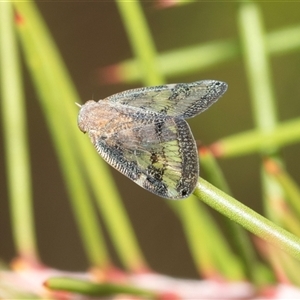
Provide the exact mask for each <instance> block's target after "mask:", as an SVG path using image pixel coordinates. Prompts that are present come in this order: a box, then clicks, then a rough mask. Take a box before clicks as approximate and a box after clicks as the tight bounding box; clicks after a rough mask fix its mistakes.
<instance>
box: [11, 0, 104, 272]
mask: <svg viewBox="0 0 300 300" xmlns="http://www.w3.org/2000/svg"><path fill="white" fill-rule="evenodd" d="M14 5H15V9H16V10H17V13H18V18H19V20H18V22H17V25H18V27H17V28H18V30H19V31H18V32H19V37H20V41H21V45H22V48H23V52H24V57H25V62H26V63H27V66H28V69H29V73H30V75H31V77H32V80H33V83H34V85H35V88H36V91H37V93H38V95H39V100H40V102H41V107H42V109H43V110H44V114H45V117H46V121H47V122H48V126H49V130H50V133H51V135H52V138H53V144H54V147H55V148H56V151H57V154H58V159H59V161H60V164H61V167H62V172H63V175H64V177H65V180H66V186H67V190H68V192H69V195H70V199H71V200H72V209H73V211H74V214H75V219H76V221H77V223H78V227H79V231H80V234H81V238H82V241H83V247H84V249H85V251H86V254H87V257H88V259H89V261H90V263H91V264H93V265H96V266H99V267H103V268H105V267H106V266H107V265H108V264H109V257H108V253H107V251H106V247H105V243H104V240H103V238H102V236H101V231H100V227H99V224H98V221H97V216H96V214H95V212H94V208H93V206H92V204H91V202H90V201H89V200H90V197H89V193H88V190H87V186H86V182H85V180H84V176H83V174H82V172H81V170H80V168H79V164H78V158H77V156H76V155H75V152H74V150H73V146H74V141H73V139H72V135H71V132H72V128H74V129H73V132H74V131H75V130H76V129H75V126H76V125H75V124H76V123H75V122H74V123H75V124H74V125H75V126H74V127H72V126H70V125H69V124H70V123H71V122H69V120H68V118H67V117H68V112H69V111H70V110H67V109H66V102H68V101H69V102H70V101H72V100H74V101H76V100H77V101H78V98H77V97H76V93H75V92H73V90H72V89H71V88H70V86H69V85H68V84H69V81H68V78H64V80H63V79H62V77H64V75H65V73H64V66H63V63H62V62H61V61H60V59H59V55H58V54H57V52H56V48H55V46H54V45H53V44H52V43H51V40H50V39H49V40H48V39H47V31H46V30H45V31H43V29H45V28H44V27H43V24H42V23H39V21H41V20H40V19H39V15H38V13H37V11H35V9H34V4H33V3H30V2H27V3H24V2H14ZM66 77H67V76H66ZM73 103H74V102H73ZM73 106H75V105H74V104H73ZM73 118H74V119H75V120H76V113H74V115H73Z"/></svg>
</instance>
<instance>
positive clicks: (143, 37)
mask: <svg viewBox="0 0 300 300" xmlns="http://www.w3.org/2000/svg"><path fill="white" fill-rule="evenodd" d="M116 3H117V5H118V8H119V12H120V14H121V17H122V19H123V23H124V25H125V28H126V31H127V36H128V39H129V41H130V43H131V47H132V49H133V52H134V54H135V57H136V58H137V59H138V63H139V67H140V70H141V72H142V74H143V75H142V77H143V79H144V83H145V84H146V85H158V84H162V83H163V82H164V79H163V77H162V75H161V74H160V73H159V72H158V65H157V61H156V50H155V44H154V42H153V40H152V36H151V33H150V29H149V27H148V24H147V21H146V18H145V15H144V13H143V10H142V7H141V4H140V2H139V1H138V0H136V1H123V0H116Z"/></svg>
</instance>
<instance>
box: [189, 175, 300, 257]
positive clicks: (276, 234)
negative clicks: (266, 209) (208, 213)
mask: <svg viewBox="0 0 300 300" xmlns="http://www.w3.org/2000/svg"><path fill="white" fill-rule="evenodd" d="M194 195H195V196H196V197H198V198H199V199H200V200H202V201H203V202H205V203H206V204H207V205H209V206H210V207H212V208H213V209H215V210H216V211H218V212H220V213H221V214H222V215H224V216H226V217H228V218H229V219H231V220H232V221H234V222H236V223H238V224H240V225H241V226H243V227H244V228H245V229H247V230H249V231H250V232H252V233H253V234H255V235H256V236H258V237H260V238H262V239H263V240H265V241H267V242H269V243H270V244H272V245H274V246H275V247H278V248H280V249H282V250H283V251H285V252H286V253H288V254H290V255H292V256H293V257H294V258H296V259H297V260H300V238H298V237H296V236H294V235H293V234H291V233H290V232H288V231H286V230H284V229H282V228H281V227H279V226H277V225H275V224H274V223H272V222H271V221H269V220H268V219H266V218H264V217H263V216H261V215H259V214H258V213H256V212H254V211H253V210H252V209H250V208H249V207H247V206H245V205H244V204H242V203H241V202H239V201H237V200H236V199H234V198H233V197H231V196H229V195H227V194H225V193H224V192H222V191H220V190H218V189H217V188H216V187H214V186H213V185H211V184H210V183H208V182H207V181H205V180H204V179H202V178H200V179H199V182H198V185H197V188H196V190H195V191H194Z"/></svg>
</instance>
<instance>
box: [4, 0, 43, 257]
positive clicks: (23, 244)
mask: <svg viewBox="0 0 300 300" xmlns="http://www.w3.org/2000/svg"><path fill="white" fill-rule="evenodd" d="M0 53H1V54H0V55H1V56H0V63H1V68H0V72H1V90H2V101H1V103H2V121H3V130H4V138H5V155H6V169H7V174H8V186H9V189H8V190H9V196H10V207H11V210H10V211H11V217H12V228H13V238H14V242H15V246H16V248H17V251H18V254H19V255H21V256H23V257H26V258H28V259H32V260H38V250H37V243H36V239H35V231H34V215H33V203H32V190H31V174H30V157H29V156H30V155H29V147H28V135H27V123H26V109H25V100H24V96H23V89H22V83H21V67H20V63H19V55H18V51H17V43H16V38H15V31H14V15H13V9H12V4H11V3H10V2H9V1H4V2H1V3H0Z"/></svg>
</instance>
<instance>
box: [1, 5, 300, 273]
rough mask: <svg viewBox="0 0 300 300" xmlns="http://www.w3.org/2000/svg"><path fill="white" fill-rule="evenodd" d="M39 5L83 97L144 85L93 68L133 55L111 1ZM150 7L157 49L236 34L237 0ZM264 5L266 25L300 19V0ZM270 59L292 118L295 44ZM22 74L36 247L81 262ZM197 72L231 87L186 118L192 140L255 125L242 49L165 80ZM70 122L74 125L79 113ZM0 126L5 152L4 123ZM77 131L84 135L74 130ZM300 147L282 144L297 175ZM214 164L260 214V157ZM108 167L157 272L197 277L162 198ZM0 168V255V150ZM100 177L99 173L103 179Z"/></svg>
mask: <svg viewBox="0 0 300 300" xmlns="http://www.w3.org/2000/svg"><path fill="white" fill-rule="evenodd" d="M37 5H38V8H39V9H40V11H41V13H42V15H43V16H44V18H45V21H46V23H47V24H48V28H49V29H50V31H51V33H52V35H53V38H54V40H55V41H56V43H57V46H58V48H59V50H60V52H61V54H62V56H63V58H64V61H65V63H66V65H67V67H68V69H69V72H70V74H71V76H72V79H73V81H74V83H75V85H76V87H77V90H78V92H79V94H80V95H81V99H82V103H84V102H85V101H87V100H89V99H95V100H98V99H103V98H105V97H107V96H109V95H111V94H113V93H117V92H120V91H123V90H125V89H129V88H134V87H139V86H141V85H142V84H141V83H136V84H131V85H125V84H118V85H105V84H103V82H101V79H100V77H98V76H97V74H98V73H97V71H99V70H100V69H101V68H103V67H105V66H108V65H111V64H116V63H118V62H121V61H123V60H125V59H129V58H131V57H132V56H133V54H132V51H131V48H130V45H129V42H128V39H127V36H126V33H125V30H124V28H123V23H122V21H121V19H120V16H119V13H118V10H117V8H116V6H115V4H114V3H113V2H55V1H53V2H37ZM156 6H157V3H156V2H154V1H150V2H144V3H143V8H144V12H145V14H146V17H147V21H148V22H149V26H150V28H151V32H152V35H153V38H154V41H155V43H156V49H157V51H158V52H159V53H160V52H163V51H168V50H172V49H177V48H183V47H186V46H191V45H194V44H200V43H206V42H209V41H214V40H225V39H233V40H236V41H238V39H239V35H238V27H237V16H236V9H237V4H236V3H229V2H226V3H225V2H224V3H222V2H218V3H214V2H211V3H208V2H203V3H201V2H197V3H192V4H189V5H181V6H179V7H171V8H168V9H157V7H156ZM260 6H261V9H262V13H263V19H264V21H265V24H264V25H265V29H266V32H267V33H269V32H274V31H277V30H280V29H283V28H287V27H291V26H295V25H299V24H300V15H299V11H300V3H291V2H289V3H287V2H281V3H275V2H262V3H260ZM249 26H251V24H249ZM299 39H300V35H299ZM271 66H272V69H271V72H272V77H273V78H272V79H273V81H274V85H275V88H276V90H275V91H276V98H277V101H278V115H279V118H280V120H288V119H291V118H296V117H298V116H299V112H300V101H299V99H300V84H299V83H300V51H293V52H290V53H284V54H281V55H276V56H272V59H271ZM24 78H25V83H26V86H25V90H26V101H27V102H26V103H27V113H28V121H29V124H28V127H29V128H28V129H29V137H30V151H31V162H32V176H33V191H34V201H35V217H36V224H37V225H36V230H37V234H38V242H39V247H40V253H41V256H42V259H43V261H44V263H46V264H48V265H50V266H52V267H54V268H59V269H66V270H82V269H85V268H86V267H87V266H88V264H87V261H86V260H85V255H84V253H83V249H82V245H81V243H80V240H79V236H78V233H77V227H76V224H75V223H74V219H73V216H72V212H71V209H70V206H69V202H68V199H67V198H68V196H67V193H66V190H65V187H64V182H63V179H62V175H61V171H60V169H59V166H58V162H57V158H56V155H55V153H54V149H53V146H52V144H51V140H50V137H49V134H48V130H47V128H46V125H45V120H44V117H43V114H42V112H41V110H40V107H39V104H38V101H37V99H36V94H35V92H34V89H33V86H32V83H31V81H30V78H29V74H28V71H27V70H26V68H25V67H24ZM201 79H217V80H222V81H225V82H227V83H228V84H229V89H228V91H227V93H226V94H225V96H224V97H223V98H221V100H220V101H219V102H218V103H217V104H215V105H214V106H213V107H212V108H211V109H210V110H209V111H207V112H205V113H204V114H203V115H201V116H198V117H196V118H195V119H192V120H190V121H189V123H190V124H191V127H192V131H193V133H194V136H195V138H196V139H197V140H201V142H203V143H204V144H210V143H212V142H214V141H216V140H218V139H220V138H222V137H225V136H228V135H231V134H234V133H238V132H241V131H244V130H248V129H251V128H253V124H254V123H253V119H252V112H251V106H250V102H249V98H250V96H249V92H248V90H249V89H248V86H247V81H246V75H245V70H244V64H243V60H242V57H240V56H239V57H237V58H235V59H233V60H230V61H228V62H226V63H222V64H220V65H218V66H215V67H214V68H210V69H206V70H204V71H203V70H201V71H199V72H195V73H194V74H193V75H189V76H178V75H177V76H174V77H169V78H167V80H168V82H169V83H172V82H191V81H196V80H201ZM70 126H77V124H76V120H74V123H72V124H70ZM0 134H1V138H0V143H1V144H0V152H1V154H2V153H3V151H4V150H3V144H2V143H3V138H2V131H0ZM78 138H86V137H84V136H83V135H82V134H81V133H80V132H79V130H78ZM87 142H88V140H87ZM70 147H72V145H70ZM299 151H300V147H299V145H293V146H289V147H286V148H285V149H284V150H283V151H282V153H283V157H284V159H285V162H286V166H287V169H288V170H289V172H290V174H291V175H292V176H293V177H294V179H295V180H296V181H297V182H298V183H300V176H299V169H300V168H299V164H298V163H297V162H298V161H299V158H298V157H299ZM99 159H101V158H100V157H99ZM220 164H221V166H222V168H223V170H224V173H225V176H226V178H227V180H228V182H229V184H230V186H231V188H232V192H233V194H234V196H235V197H236V198H237V199H239V200H240V201H242V202H243V203H245V204H247V205H248V206H250V207H251V208H253V209H254V210H256V211H259V212H260V211H261V210H262V207H261V187H260V177H259V174H260V170H259V164H260V157H259V156H258V155H251V156H245V157H239V158H232V159H226V160H225V159H224V160H220ZM112 172H113V175H114V177H115V179H116V182H117V185H118V187H119V190H120V193H121V195H122V197H123V199H124V203H125V206H126V208H127V210H128V213H129V216H130V218H131V221H132V224H133V227H134V229H135V232H136V234H137V236H138V240H139V242H140V244H141V248H142V250H143V252H144V254H145V256H146V258H147V259H148V262H149V264H150V266H151V267H152V268H153V269H154V270H156V271H158V272H160V273H166V274H170V275H173V276H181V277H186V276H187V277H196V276H197V273H196V270H195V269H194V266H193V263H192V260H191V258H190V254H189V252H188V249H187V246H186V242H185V239H184V237H183V233H182V229H181V226H180V224H179V222H178V220H177V218H176V217H175V216H174V214H173V212H172V211H171V210H170V209H169V208H168V207H167V205H166V204H165V202H166V201H168V200H164V199H160V198H158V197H156V196H154V195H152V194H150V193H149V192H147V191H145V190H143V189H141V188H140V187H138V186H137V185H135V184H134V183H133V182H131V181H130V180H129V179H127V178H125V177H124V176H122V175H121V174H119V173H118V172H116V171H114V170H112ZM0 174H1V175H0V176H1V177H0V193H1V201H0V211H1V218H0V240H1V241H2V242H1V244H0V253H1V257H2V258H4V259H6V260H7V261H8V260H10V259H12V258H13V257H14V255H15V253H14V252H13V243H12V239H11V229H10V223H9V211H8V201H7V199H8V197H7V187H6V183H7V182H6V178H5V165H4V158H3V155H1V156H0ZM201 175H203V176H205V174H201ZM100 182H101V178H99V184H100ZM204 242H205V241H204ZM111 251H112V250H111Z"/></svg>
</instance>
